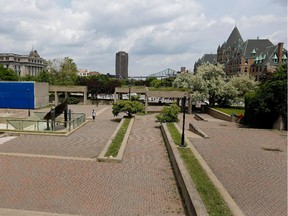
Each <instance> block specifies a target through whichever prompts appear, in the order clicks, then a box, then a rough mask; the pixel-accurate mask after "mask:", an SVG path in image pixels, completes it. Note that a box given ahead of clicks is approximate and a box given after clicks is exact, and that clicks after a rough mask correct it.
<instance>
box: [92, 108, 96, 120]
mask: <svg viewBox="0 0 288 216" xmlns="http://www.w3.org/2000/svg"><path fill="white" fill-rule="evenodd" d="M95 117H96V112H95V110H94V109H93V110H92V119H93V122H94V121H95Z"/></svg>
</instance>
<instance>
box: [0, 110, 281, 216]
mask: <svg viewBox="0 0 288 216" xmlns="http://www.w3.org/2000/svg"><path fill="white" fill-rule="evenodd" d="M69 108H71V110H72V111H74V112H84V113H86V115H87V116H88V118H90V117H91V111H92V109H95V110H96V113H98V114H99V115H97V116H96V121H95V122H92V121H89V122H88V123H86V124H85V125H84V126H82V127H81V128H79V129H78V130H76V131H75V132H73V133H72V134H71V135H70V136H68V137H60V136H45V135H20V136H17V137H16V138H14V139H10V140H7V142H0V164H1V166H0V215H7V216H12V215H20V216H22V215H23V216H24V215H25V216H26V215H47V216H50V215H51V216H52V215H54V216H57V215H64V214H65V215H120V216H121V215H155V216H156V215H185V210H184V207H183V205H182V202H181V196H180V193H179V191H178V188H177V185H176V182H175V178H174V175H173V171H172V168H171V165H170V162H169V159H168V155H167V151H166V149H165V145H164V142H163V139H162V136H161V132H160V129H159V123H156V122H155V115H154V114H151V115H145V116H137V117H136V119H135V122H134V125H133V128H132V131H131V134H130V137H129V140H128V143H127V146H126V150H125V152H124V157H123V162H122V163H103V162H97V161H96V157H97V155H98V154H99V153H100V152H101V150H102V149H103V147H104V145H105V143H106V142H107V141H108V139H109V138H110V137H111V135H112V134H113V132H114V130H115V129H116V127H117V125H118V123H119V121H120V119H121V117H122V116H118V117H114V116H113V115H112V113H111V106H99V107H96V106H95V105H94V106H92V105H87V106H86V105H85V106H77V105H75V106H69ZM152 108H153V107H152ZM153 109H157V107H155V108H153ZM15 115H17V116H25V115H27V112H26V111H23V112H20V111H19V112H17V113H15ZM181 117H182V116H181V115H179V119H181ZM204 117H205V118H206V119H207V122H204V121H196V120H195V119H194V115H186V135H187V136H188V137H189V139H190V141H191V142H192V144H193V145H194V146H195V147H196V149H197V150H198V152H199V153H200V154H201V155H202V157H203V158H204V159H205V161H206V162H207V163H208V165H209V166H210V168H211V169H212V171H213V172H214V173H215V175H216V176H217V177H218V179H219V180H220V181H221V183H222V184H223V185H224V187H225V188H226V189H227V190H228V192H229V193H230V195H231V196H232V197H233V198H234V200H235V201H236V203H237V204H238V206H239V207H240V208H241V209H242V211H243V212H244V213H245V215H248V216H249V215H251V216H252V215H253V216H255V215H256V216H257V215H259V216H260V215H261V216H265V215H267V216H268V215H269V216H270V215H279V216H281V215H283V216H284V215H286V214H287V134H286V132H284V131H276V130H259V129H247V128H242V127H239V125H237V124H235V123H231V122H224V121H220V120H216V119H213V118H211V117H209V116H204ZM189 122H193V123H194V124H196V125H197V127H199V128H200V129H201V130H203V131H204V132H205V133H206V134H207V135H208V136H209V137H210V138H209V139H203V138H200V137H198V136H196V135H195V134H193V133H192V132H189V131H188V123H189ZM179 125H182V122H181V121H180V122H179ZM1 139H5V137H4V138H0V141H1Z"/></svg>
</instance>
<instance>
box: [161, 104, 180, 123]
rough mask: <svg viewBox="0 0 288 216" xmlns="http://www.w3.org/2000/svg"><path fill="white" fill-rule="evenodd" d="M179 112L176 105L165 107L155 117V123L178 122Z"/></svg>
mask: <svg viewBox="0 0 288 216" xmlns="http://www.w3.org/2000/svg"><path fill="white" fill-rule="evenodd" d="M179 112H180V107H178V106H177V105H176V104H172V105H170V106H165V107H164V108H163V109H162V110H161V112H160V113H159V114H158V115H156V119H157V121H159V122H161V123H163V122H178V114H179Z"/></svg>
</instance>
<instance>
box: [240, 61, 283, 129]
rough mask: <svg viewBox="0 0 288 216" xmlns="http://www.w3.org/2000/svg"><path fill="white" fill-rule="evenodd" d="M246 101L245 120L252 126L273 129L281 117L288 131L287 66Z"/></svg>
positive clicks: (250, 94)
mask: <svg viewBox="0 0 288 216" xmlns="http://www.w3.org/2000/svg"><path fill="white" fill-rule="evenodd" d="M245 99H246V102H245V104H246V106H245V120H246V121H247V123H248V124H249V125H250V126H256V127H266V128H271V127H272V124H273V123H274V122H275V121H276V119H277V118H278V117H279V115H281V116H282V117H283V119H284V123H285V124H286V125H285V128H286V129H287V64H283V65H281V66H279V68H278V69H277V71H276V72H275V73H274V74H273V75H272V76H271V77H270V78H269V79H267V80H266V81H265V82H264V83H262V84H260V86H259V88H257V89H256V90H255V91H254V92H251V93H249V94H248V95H246V97H245Z"/></svg>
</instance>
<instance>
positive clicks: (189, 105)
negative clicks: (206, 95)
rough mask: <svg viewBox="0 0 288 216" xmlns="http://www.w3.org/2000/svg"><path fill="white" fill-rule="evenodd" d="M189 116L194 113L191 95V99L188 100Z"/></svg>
mask: <svg viewBox="0 0 288 216" xmlns="http://www.w3.org/2000/svg"><path fill="white" fill-rule="evenodd" d="M187 113H189V114H191V113H192V98H191V95H189V98H188V112H187Z"/></svg>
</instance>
